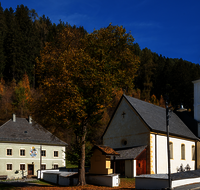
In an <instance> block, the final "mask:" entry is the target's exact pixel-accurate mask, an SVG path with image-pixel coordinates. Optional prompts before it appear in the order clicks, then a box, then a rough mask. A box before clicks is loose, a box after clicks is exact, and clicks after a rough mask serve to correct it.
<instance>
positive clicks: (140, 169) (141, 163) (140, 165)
mask: <svg viewBox="0 0 200 190" xmlns="http://www.w3.org/2000/svg"><path fill="white" fill-rule="evenodd" d="M141 174H146V160H136V175H141Z"/></svg>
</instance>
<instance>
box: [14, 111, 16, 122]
mask: <svg viewBox="0 0 200 190" xmlns="http://www.w3.org/2000/svg"><path fill="white" fill-rule="evenodd" d="M13 122H16V115H15V113H13Z"/></svg>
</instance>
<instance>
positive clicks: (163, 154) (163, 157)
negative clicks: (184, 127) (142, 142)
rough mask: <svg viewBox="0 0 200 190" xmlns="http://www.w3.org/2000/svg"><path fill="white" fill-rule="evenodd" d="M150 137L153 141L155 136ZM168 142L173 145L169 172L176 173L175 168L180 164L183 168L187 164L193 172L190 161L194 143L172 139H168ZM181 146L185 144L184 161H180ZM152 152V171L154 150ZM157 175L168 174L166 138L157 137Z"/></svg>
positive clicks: (191, 161) (193, 163)
mask: <svg viewBox="0 0 200 190" xmlns="http://www.w3.org/2000/svg"><path fill="white" fill-rule="evenodd" d="M151 136H152V137H151V139H153V140H155V134H151ZM169 141H170V142H172V143H173V159H170V163H171V172H172V173H176V172H177V167H178V168H179V167H180V165H181V164H183V166H184V167H185V166H186V165H187V164H189V166H190V167H191V170H194V169H195V161H194V160H192V146H193V145H194V146H195V142H194V141H189V140H184V139H179V138H174V137H170V138H169ZM154 142H155V141H154ZM181 144H185V160H182V159H181ZM154 147H155V143H154ZM152 151H153V152H151V154H152V156H153V159H152V160H153V169H155V164H156V159H155V148H153V149H152ZM157 173H158V174H159V173H160V174H161V173H168V161H167V136H162V135H157Z"/></svg>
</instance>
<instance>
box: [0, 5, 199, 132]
mask: <svg viewBox="0 0 200 190" xmlns="http://www.w3.org/2000/svg"><path fill="white" fill-rule="evenodd" d="M64 28H69V29H71V30H72V31H73V33H74V35H78V36H77V41H76V43H79V40H81V39H82V37H83V36H84V35H87V31H86V30H85V29H84V27H77V26H73V27H72V26H70V24H67V21H66V22H65V23H64V22H62V21H60V23H59V24H57V25H56V24H54V23H51V20H50V18H48V17H46V16H45V15H43V16H42V17H39V16H38V15H37V12H36V11H35V10H29V8H28V7H26V6H24V5H20V6H17V8H16V10H13V9H12V8H7V9H5V10H3V8H2V7H1V6H0V33H1V35H0V77H1V83H0V98H1V99H0V121H1V123H3V122H4V121H6V120H7V119H9V118H10V117H11V115H12V113H13V112H15V113H16V114H17V115H18V116H19V117H26V116H28V114H30V100H33V99H34V98H37V97H39V96H40V91H39V86H40V85H41V84H40V83H39V80H41V78H42V77H45V76H38V75H37V73H38V72H37V69H38V68H37V60H39V59H40V57H41V54H40V52H41V51H42V50H43V49H44V48H45V47H46V46H47V45H49V44H54V45H52V47H56V43H57V40H58V39H57V37H58V36H59V34H60V33H61V32H62V31H63V29H64ZM132 35H133V37H134V33H133V34H132ZM66 38H68V36H66ZM74 45H75V44H74ZM104 45H105V44H104ZM72 46H73V44H72ZM102 46H103V44H100V45H99V46H91V49H90V50H88V51H90V52H93V53H96V51H99V50H98V47H101V48H102ZM57 48H58V47H57ZM68 48H70V47H68ZM94 48H96V49H94ZM103 51H104V50H103ZM106 51H107V50H106ZM131 53H132V55H133V57H134V56H138V57H139V60H140V64H139V68H137V72H136V75H135V74H134V77H133V78H134V80H133V84H134V87H131V86H127V85H126V84H124V85H122V83H123V81H125V78H122V79H121V81H120V87H122V88H121V90H120V91H119V90H117V88H116V89H113V91H114V92H115V94H116V97H113V104H112V105H113V106H112V107H109V108H107V109H106V110H105V111H104V114H103V118H102V120H101V125H102V126H103V128H104V127H105V126H106V125H107V122H108V121H109V118H110V117H111V115H112V113H113V110H114V108H115V106H116V105H117V102H118V100H119V98H120V96H121V94H122V93H123V91H124V90H125V93H126V94H128V95H131V96H134V97H136V98H139V99H142V100H146V101H149V102H152V103H154V104H157V105H160V106H163V107H164V98H163V97H164V96H165V95H166V94H167V95H168V96H169V100H170V102H171V104H172V106H173V107H176V106H179V105H180V103H183V104H184V107H186V108H188V109H190V110H191V111H192V110H193V84H192V81H193V80H197V79H199V78H200V66H199V64H194V63H191V62H188V61H186V60H182V59H171V58H166V57H165V56H162V55H158V54H157V53H154V52H151V50H150V49H148V48H145V49H142V50H141V49H140V47H139V44H137V43H135V44H134V45H133V46H132V47H131ZM99 56H101V55H100V54H99ZM114 57H115V56H113V55H112V56H111V57H110V59H114ZM99 58H100V59H101V57H99ZM110 61H112V60H110ZM127 67H128V64H127ZM123 70H124V71H123V72H127V71H126V69H123ZM113 72H114V70H113ZM115 72H116V71H115ZM46 74H47V73H46ZM112 74H115V73H112ZM126 74H127V73H124V76H126ZM43 75H45V73H43ZM85 75H87V73H85ZM127 77H130V73H129V76H128V75H127ZM118 87H119V86H118ZM102 130H103V129H102Z"/></svg>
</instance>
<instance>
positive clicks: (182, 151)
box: [181, 144, 185, 160]
mask: <svg viewBox="0 0 200 190" xmlns="http://www.w3.org/2000/svg"><path fill="white" fill-rule="evenodd" d="M181 160H185V145H184V144H181Z"/></svg>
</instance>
